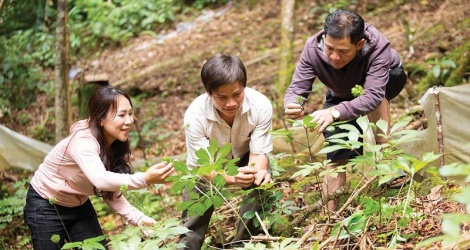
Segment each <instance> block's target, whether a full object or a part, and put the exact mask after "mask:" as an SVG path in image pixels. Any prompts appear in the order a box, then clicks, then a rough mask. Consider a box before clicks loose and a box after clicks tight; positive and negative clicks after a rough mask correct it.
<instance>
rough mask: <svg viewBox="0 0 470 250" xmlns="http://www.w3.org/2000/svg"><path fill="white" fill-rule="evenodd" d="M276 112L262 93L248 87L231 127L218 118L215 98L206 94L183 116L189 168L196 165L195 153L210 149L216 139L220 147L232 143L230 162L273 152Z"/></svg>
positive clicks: (196, 100)
mask: <svg viewBox="0 0 470 250" xmlns="http://www.w3.org/2000/svg"><path fill="white" fill-rule="evenodd" d="M272 116H273V109H272V104H271V101H270V100H269V99H268V98H267V97H266V96H265V95H263V94H261V93H260V92H258V91H256V90H254V89H252V88H248V87H246V88H245V97H244V99H243V103H242V106H241V108H240V109H239V110H238V113H237V114H236V116H235V119H234V121H233V125H232V126H231V127H230V126H229V125H228V124H227V123H226V122H225V121H224V120H223V119H222V118H221V117H220V115H219V113H218V112H217V109H216V108H215V106H214V104H213V101H212V98H211V97H210V96H209V95H208V94H207V93H205V94H202V95H200V96H198V97H197V98H196V99H195V100H194V101H193V102H192V103H191V105H190V106H189V107H188V109H187V110H186V112H185V114H184V126H185V136H186V149H187V152H188V158H187V162H186V164H187V165H188V167H189V168H193V167H195V166H197V164H196V161H197V156H196V154H195V152H196V151H197V150H199V149H201V148H207V147H208V146H209V143H210V140H211V139H215V140H216V141H217V142H218V144H219V147H221V146H222V145H224V144H227V143H231V144H232V150H231V152H230V153H229V154H228V155H227V158H228V159H233V158H236V157H240V158H242V157H243V155H244V154H246V153H247V152H250V153H253V154H268V153H270V152H271V151H272V149H273V141H272V136H271V134H270V133H269V131H271V130H272Z"/></svg>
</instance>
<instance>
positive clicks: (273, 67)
mask: <svg viewBox="0 0 470 250" xmlns="http://www.w3.org/2000/svg"><path fill="white" fill-rule="evenodd" d="M242 2H243V1H242ZM280 2H281V1H280V0H270V1H260V2H259V3H257V4H255V5H254V6H253V7H252V8H248V4H245V3H243V4H240V5H236V6H235V5H234V6H232V5H228V6H223V7H221V8H220V9H216V10H213V11H207V12H205V13H204V15H203V16H198V17H188V16H179V17H177V19H178V20H176V22H175V23H178V22H179V23H180V25H179V26H178V25H174V26H173V27H170V28H168V29H167V30H165V31H158V34H157V36H150V35H147V36H141V37H138V38H135V39H132V40H130V41H129V42H128V44H126V45H123V46H122V47H114V48H106V49H104V50H103V51H100V52H99V53H98V55H97V56H96V57H95V58H91V59H89V60H82V61H80V62H79V63H78V64H77V65H74V66H73V67H75V68H77V69H80V70H81V71H83V72H84V73H83V76H84V78H82V80H81V83H83V82H86V81H91V80H89V79H93V78H94V79H97V78H100V79H105V80H107V81H108V83H109V84H110V85H114V86H118V87H121V88H123V89H125V90H126V91H127V92H128V93H130V94H131V96H134V97H138V98H136V99H135V101H134V106H135V107H136V115H137V117H138V120H137V121H136V125H137V126H136V127H137V128H138V129H139V131H141V134H142V137H141V138H140V140H139V143H138V145H137V147H136V150H135V152H134V158H133V160H134V161H138V160H141V159H142V158H143V157H144V152H146V150H145V149H147V150H148V152H150V153H147V155H145V157H148V156H157V157H162V156H170V157H171V156H178V155H181V154H183V153H184V152H185V141H184V134H183V133H184V131H183V115H184V112H185V110H186V108H187V107H188V105H189V104H190V102H191V101H192V100H193V99H194V98H195V97H196V96H197V95H199V94H201V93H203V92H204V90H203V86H202V83H201V82H200V78H199V73H200V68H201V67H202V65H203V64H204V62H205V61H206V60H207V59H208V58H210V57H211V56H212V55H214V54H216V53H228V54H233V55H236V56H238V57H240V58H241V59H242V61H244V63H245V65H246V68H247V72H248V83H247V85H248V86H250V87H253V88H255V89H257V90H259V91H260V92H262V93H264V94H266V95H267V96H268V97H270V98H272V99H273V101H274V102H277V101H278V100H279V98H282V97H278V96H277V95H276V91H275V89H274V88H273V86H274V84H275V82H276V81H277V75H278V64H279V59H278V53H277V52H278V50H277V48H278V47H279V45H280V20H281V19H280V15H281V9H280ZM301 2H302V3H301V4H299V6H297V8H296V10H295V19H296V20H295V25H296V26H295V43H294V44H295V53H294V61H295V62H297V61H298V58H299V56H300V52H301V50H302V48H303V43H304V41H305V39H306V38H307V37H308V36H311V35H313V34H314V33H316V32H317V31H319V30H320V29H321V28H322V21H323V20H324V17H325V15H324V14H323V13H325V12H327V11H328V10H329V9H331V7H332V5H331V4H328V3H327V2H329V1H301ZM351 2H356V1H351ZM358 2H360V4H356V5H354V6H352V7H353V8H354V10H355V11H357V12H358V13H360V14H361V15H362V16H363V18H364V19H365V20H366V22H368V23H371V24H372V25H374V26H375V27H377V28H378V29H379V30H380V31H381V32H382V33H383V34H385V36H386V37H387V38H388V39H389V40H390V42H391V44H392V47H393V48H395V49H396V50H398V52H399V53H400V55H401V57H402V59H403V62H404V64H405V65H406V64H407V63H416V64H422V63H424V62H425V61H426V60H427V59H428V58H431V57H442V56H443V55H445V54H446V53H447V52H449V51H451V50H452V49H454V48H456V47H458V46H459V45H461V44H463V42H465V41H466V40H468V39H469V36H470V32H469V25H468V24H467V25H463V23H464V22H463V20H465V18H467V17H468V16H469V15H470V5H469V4H468V2H467V1H465V0H437V1H419V0H412V1H405V0H401V1H400V0H394V1H380V0H367V1H358ZM318 3H324V4H318ZM467 22H468V21H467ZM181 27H183V28H184V29H186V30H184V31H181V32H178V33H176V32H175V33H171V32H172V31H174V30H176V29H180V28H181ZM407 30H408V31H407ZM163 37H165V39H164V40H163V39H162V38H163ZM408 73H410V72H408ZM87 79H88V80H87ZM416 81H417V80H416V79H415V78H413V76H410V78H409V83H408V86H407V87H406V89H405V90H403V91H402V93H401V94H400V96H399V97H398V98H396V99H395V100H393V101H392V103H391V108H392V109H391V114H392V120H394V121H397V120H399V119H400V118H401V117H402V116H404V115H406V114H409V113H410V110H412V109H413V108H414V107H415V106H417V105H418V103H417V100H418V99H419V98H420V97H421V94H422V93H419V92H416V90H415V89H414V84H415V83H416ZM320 90H321V88H320ZM51 100H52V103H53V96H52V97H46V96H44V95H42V96H40V97H39V98H38V102H37V103H36V104H34V105H32V106H31V107H30V108H29V109H27V110H24V111H19V113H14V114H13V115H12V117H15V115H19V114H21V113H27V114H37V115H36V117H37V118H38V119H41V117H42V118H43V116H42V115H41V114H42V113H43V111H44V110H46V109H47V108H48V107H51ZM322 100H323V92H322V91H317V92H315V93H313V94H312V96H311V97H310V99H309V102H308V106H307V110H312V111H313V110H315V109H316V108H318V107H320V105H321V103H322ZM15 112H16V111H15ZM282 116H283V115H282V108H280V107H275V119H274V123H275V125H274V127H275V128H281V127H282ZM417 118H419V117H417ZM40 122H42V121H41V120H37V121H32V122H31V123H28V124H20V123H18V121H17V120H15V119H12V120H9V121H4V125H5V126H7V127H14V128H17V129H15V131H17V132H20V133H22V134H25V135H31V126H32V125H31V124H37V123H40ZM46 125H47V126H49V127H51V128H52V127H53V124H52V123H49V122H46ZM423 128H424V127H419V128H416V129H423ZM51 131H53V129H51ZM137 138H138V137H137V136H136V135H135V137H134V139H137ZM49 143H50V142H49ZM2 177H3V180H4V181H5V180H6V181H10V182H14V180H15V179H17V177H15V176H12V175H11V173H3V174H2ZM287 184H288V185H289V183H287ZM289 190H290V189H289ZM291 192H294V191H291ZM285 195H286V196H289V195H293V193H290V194H289V193H287V192H286V194H285ZM434 205H435V206H439V209H438V210H439V211H440V212H444V211H445V212H452V211H461V209H462V208H461V207H460V206H457V205H455V204H452V203H440V204H437V205H436V204H434ZM433 211H437V210H433ZM427 223H428V226H427V227H426V228H422V231H421V233H422V235H420V237H415V238H413V239H414V241H411V242H406V244H403V245H402V246H401V249H412V248H413V246H414V245H415V244H416V243H417V241H418V240H422V239H424V238H426V237H429V236H433V235H437V234H439V233H440V232H441V229H440V224H439V223H440V219H439V218H438V215H434V214H432V215H431V214H430V216H429V217H428V221H427ZM218 226H219V228H218V230H224V229H222V228H220V227H221V226H222V225H218ZM416 227H418V226H416ZM224 231H225V230H224ZM423 232H424V233H423Z"/></svg>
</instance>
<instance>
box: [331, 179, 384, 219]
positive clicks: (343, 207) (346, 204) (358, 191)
mask: <svg viewBox="0 0 470 250" xmlns="http://www.w3.org/2000/svg"><path fill="white" fill-rule="evenodd" d="M378 178H379V177H378V176H374V177H373V178H372V179H370V180H368V181H367V182H366V183H365V184H364V185H363V186H362V187H361V188H359V189H358V190H357V192H355V193H354V194H353V195H351V196H349V199H348V200H347V201H346V202H345V203H344V204H343V206H342V207H341V208H340V209H339V210H338V211H337V212H336V213H337V214H341V213H342V212H343V211H344V210H346V208H347V207H348V206H349V204H351V202H353V200H354V199H355V198H356V196H358V195H359V194H360V193H362V191H364V189H366V188H368V187H369V186H370V185H371V184H372V183H373V182H374V181H376V180H377V179H378Z"/></svg>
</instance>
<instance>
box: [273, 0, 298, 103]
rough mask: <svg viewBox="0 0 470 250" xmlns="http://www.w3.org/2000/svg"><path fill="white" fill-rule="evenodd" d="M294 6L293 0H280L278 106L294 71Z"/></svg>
mask: <svg viewBox="0 0 470 250" xmlns="http://www.w3.org/2000/svg"><path fill="white" fill-rule="evenodd" d="M294 8H295V0H282V11H281V18H282V20H281V46H280V56H279V82H278V85H277V87H276V91H277V94H278V95H279V97H280V98H278V100H279V101H278V102H279V103H278V105H279V107H283V106H284V105H283V103H282V102H283V96H284V92H285V90H286V89H287V87H288V86H289V84H290V82H291V79H292V73H293V72H294V65H293V58H294V57H293V54H294Z"/></svg>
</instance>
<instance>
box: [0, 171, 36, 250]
mask: <svg viewBox="0 0 470 250" xmlns="http://www.w3.org/2000/svg"><path fill="white" fill-rule="evenodd" d="M29 181H30V178H26V179H23V180H20V181H17V182H15V183H14V184H13V185H12V187H11V188H8V189H7V187H6V186H4V185H2V194H3V195H2V196H3V197H1V199H0V231H1V232H2V235H1V236H0V247H1V245H2V243H3V242H6V241H8V239H9V238H11V237H12V236H13V235H14V234H15V233H16V232H17V231H24V230H26V225H25V224H23V223H21V222H20V223H17V221H22V220H21V218H22V217H23V208H24V206H25V204H26V193H27V191H28V189H27V185H26V184H27V183H29ZM3 190H8V191H9V192H10V193H11V194H10V193H8V192H7V193H3ZM21 238H22V239H21V241H20V243H19V244H20V247H21V246H25V245H27V244H28V243H30V241H31V237H30V236H29V235H25V236H23V237H21Z"/></svg>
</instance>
